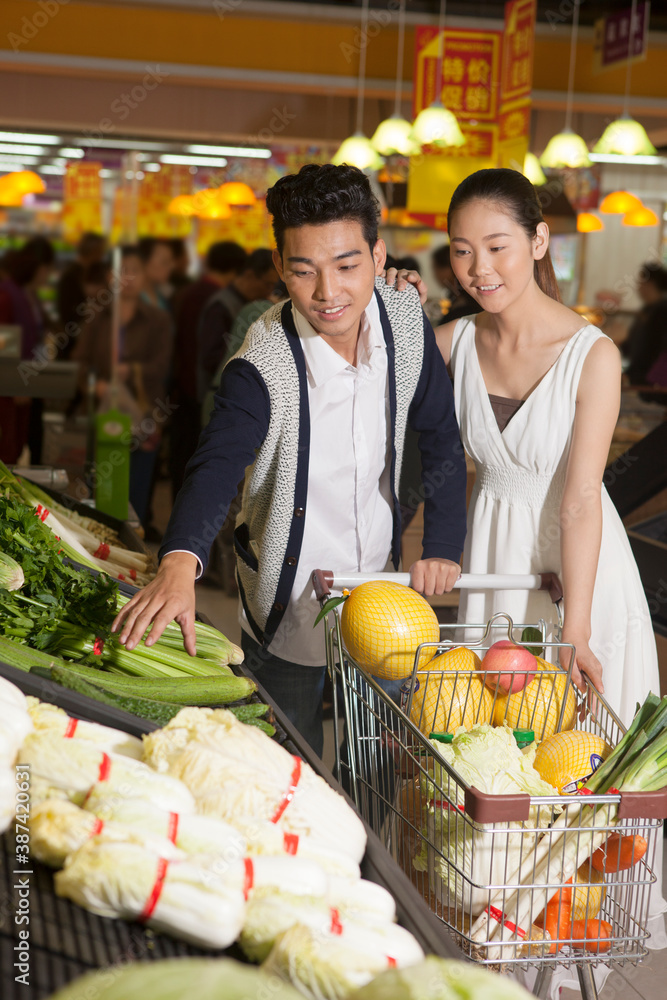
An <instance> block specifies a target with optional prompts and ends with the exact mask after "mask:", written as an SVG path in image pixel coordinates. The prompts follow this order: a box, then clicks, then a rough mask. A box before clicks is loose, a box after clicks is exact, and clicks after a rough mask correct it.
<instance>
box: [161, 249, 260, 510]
mask: <svg viewBox="0 0 667 1000" xmlns="http://www.w3.org/2000/svg"><path fill="white" fill-rule="evenodd" d="M247 259H248V258H247V254H246V252H245V250H244V249H243V247H241V246H239V244H238V243H234V242H233V241H231V240H225V241H221V242H219V243H213V244H212V245H211V246H210V247H209V250H208V253H207V254H206V261H205V265H204V273H203V274H202V276H201V277H200V278H198V279H197V280H196V281H193V283H192V284H191V285H190V286H189V288H187V289H186V290H185V292H184V293H183V298H182V301H181V304H180V307H179V309H178V318H177V321H176V341H175V344H174V365H173V372H172V381H171V389H170V393H169V395H170V399H171V400H172V403H173V404H174V407H175V409H174V413H173V416H172V421H171V448H170V450H169V471H170V475H171V485H172V495H173V498H174V499H175V498H176V494H177V493H178V491H179V490H180V488H181V486H182V485H183V480H184V478H185V467H186V465H187V464H188V462H189V461H190V459H191V457H192V456H193V455H194V453H195V451H196V449H197V442H198V440H199V434H200V431H201V403H200V401H199V400H198V398H197V331H198V329H199V320H200V318H201V314H202V310H203V309H204V306H205V305H206V303H207V302H208V300H209V299H210V298H212V296H213V295H215V293H216V292H219V291H220V290H221V289H223V288H226V287H227V285H229V283H230V282H231V281H232V280H233V279H234V278H236V277H238V275H240V274H241V272H242V271H243V270H244V268H245V266H246V261H247Z"/></svg>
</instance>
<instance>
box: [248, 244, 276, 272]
mask: <svg viewBox="0 0 667 1000" xmlns="http://www.w3.org/2000/svg"><path fill="white" fill-rule="evenodd" d="M275 266H276V265H275V264H274V263H273V251H272V250H266V249H265V248H263V247H262V248H260V249H259V250H253V252H252V253H251V254H250V256H249V257H248V263H247V264H246V270H247V271H252V273H253V274H254V275H255V277H256V278H261V277H262V275H264V274H266V272H267V271H270V270H275Z"/></svg>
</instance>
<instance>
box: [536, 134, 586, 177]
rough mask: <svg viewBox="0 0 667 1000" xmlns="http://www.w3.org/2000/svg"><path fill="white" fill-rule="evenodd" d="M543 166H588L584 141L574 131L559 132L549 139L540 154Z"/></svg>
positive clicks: (555, 168) (552, 167)
mask: <svg viewBox="0 0 667 1000" xmlns="http://www.w3.org/2000/svg"><path fill="white" fill-rule="evenodd" d="M540 163H541V164H542V166H543V167H550V168H551V169H553V170H562V169H563V168H564V167H590V165H591V159H590V157H589V155H588V147H587V146H586V143H585V142H584V140H583V139H582V138H581V136H580V135H577V133H576V132H559V133H558V134H557V135H554V136H552V137H551V139H549V142H548V144H547V148H546V149H545V150H544V152H543V153H542V155H541V156H540Z"/></svg>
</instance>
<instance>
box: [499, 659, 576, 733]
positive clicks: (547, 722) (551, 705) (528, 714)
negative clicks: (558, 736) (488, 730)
mask: <svg viewBox="0 0 667 1000" xmlns="http://www.w3.org/2000/svg"><path fill="white" fill-rule="evenodd" d="M535 659H536V660H537V667H538V674H537V676H536V677H535V678H534V679H533V680H532V681H531V682H530V684H526V686H525V688H524V689H523V691H517V692H515V693H514V694H510V695H499V696H498V698H497V699H496V705H495V708H494V710H493V724H494V726H502V724H503V722H506V723H507V725H508V726H510V728H512V729H532V730H533V731H534V732H535V739H536V740H537V741H538V742H540V741H541V740H545V739H546V738H547V736H552V735H553V734H554V733H555V732H557V731H558V719H559V716H560V710H561V705H562V704H563V700H565V713H564V715H563V724H562V726H561V727H560V729H561V731H563V730H565V729H573V728H574V723H575V721H576V716H577V699H576V696H575V693H574V688H573V686H572V685H571V684H570V685H569V687H568V684H567V674H566V673H565V672H564V671H561V670H559V671H556V667H555V666H554V664H553V663H547V662H546V660H543V659H542V657H541V656H537V657H535ZM543 670H548V671H550V673H549V674H548V675H546V676H541V673H540V672H539V671H543ZM566 689H567V690H566Z"/></svg>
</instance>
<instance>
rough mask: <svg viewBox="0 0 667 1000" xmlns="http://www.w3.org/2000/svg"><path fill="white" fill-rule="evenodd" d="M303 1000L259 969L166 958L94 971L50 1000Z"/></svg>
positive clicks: (223, 962) (227, 962)
mask: <svg viewBox="0 0 667 1000" xmlns="http://www.w3.org/2000/svg"><path fill="white" fill-rule="evenodd" d="M193 996H196V997H197V1000H222V998H223V997H224V1000H248V997H256V998H261V997H270V998H271V1000H303V998H302V996H301V994H300V993H297V991H296V990H295V989H293V988H292V987H291V986H288V985H287V984H286V983H281V982H280V981H279V980H278V979H276V977H275V976H267V975H265V974H264V973H263V972H262V971H261V970H260V969H255V968H253V967H252V966H250V965H242V964H241V963H240V962H235V961H233V959H230V958H171V959H165V960H164V961H161V962H133V963H132V964H130V965H125V966H114V968H112V969H100V970H99V971H97V972H91V973H88V974H87V975H85V976H82V977H81V978H80V979H76V980H74V982H72V983H69V984H68V985H67V986H64V987H63V988H62V989H61V990H58V992H57V993H54V994H53V995H52V997H51V998H50V1000H81V998H82V997H95V998H96V1000H192V997H193Z"/></svg>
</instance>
